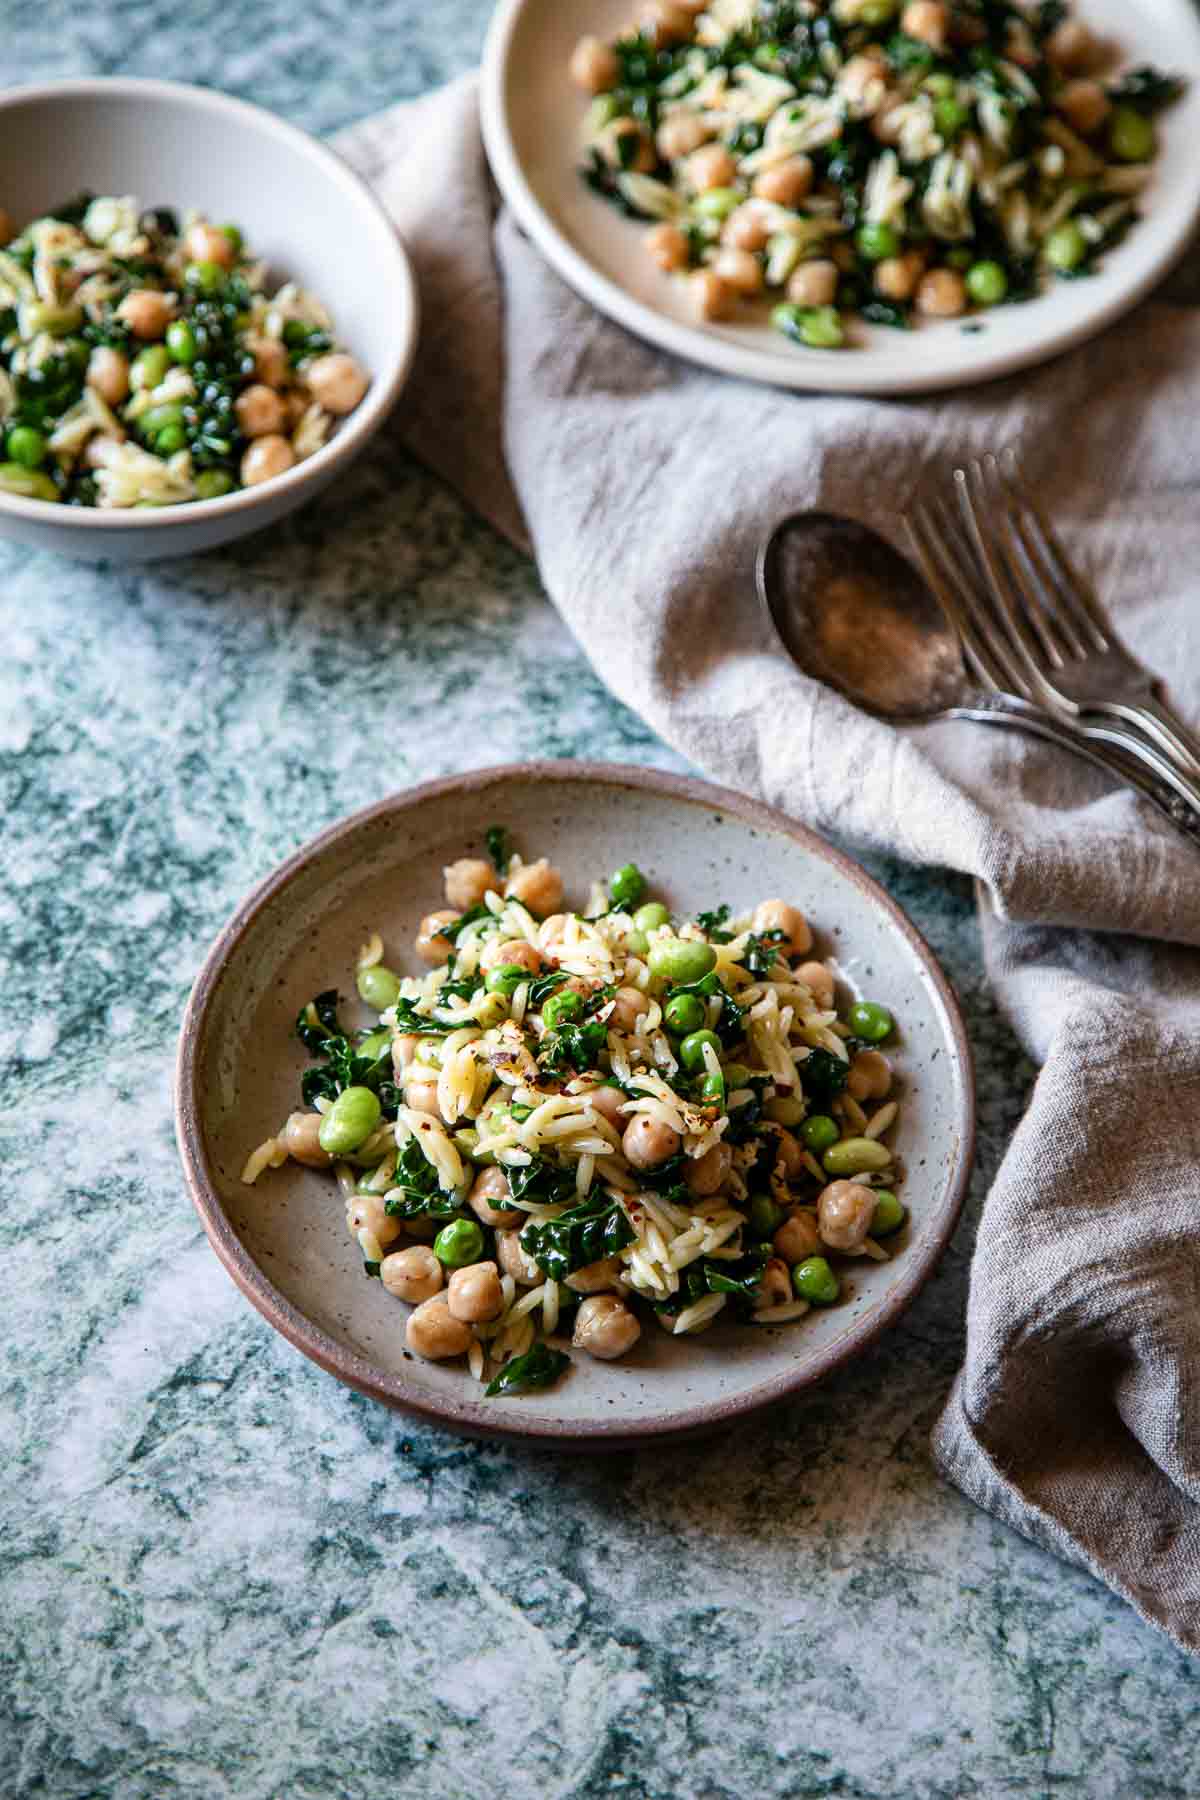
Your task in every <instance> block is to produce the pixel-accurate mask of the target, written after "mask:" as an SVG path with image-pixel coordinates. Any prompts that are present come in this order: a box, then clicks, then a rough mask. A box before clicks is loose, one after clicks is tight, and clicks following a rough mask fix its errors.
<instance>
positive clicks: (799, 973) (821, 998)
mask: <svg viewBox="0 0 1200 1800" xmlns="http://www.w3.org/2000/svg"><path fill="white" fill-rule="evenodd" d="M796 980H797V981H799V982H801V983H803V985H804V986H805V987H806V988H807V989H808V990H809V992H810V993H811V994H812V997H813V999H814V1000H815V1001H816V1003H817V1005H818V1006H819V1007H820V1009H821V1011H822V1012H828V1011H829V1010H830V1008H831V1007H832V1006H833V991H834V990H833V970H832V969H829V968H827V967H826V966H825V964H824V963H821V962H806V963H801V964H800V967H799V968H798V969H797V970H796Z"/></svg>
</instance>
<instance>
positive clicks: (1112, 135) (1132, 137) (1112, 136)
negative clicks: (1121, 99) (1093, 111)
mask: <svg viewBox="0 0 1200 1800" xmlns="http://www.w3.org/2000/svg"><path fill="white" fill-rule="evenodd" d="M1108 147H1109V149H1110V150H1111V151H1112V153H1113V155H1114V156H1115V157H1116V159H1117V161H1118V162H1127V163H1139V162H1149V161H1150V158H1151V157H1152V156H1153V155H1154V152H1155V150H1156V149H1157V141H1156V138H1155V133H1154V126H1153V125H1152V124H1151V122H1150V120H1149V119H1148V118H1147V117H1146V115H1145V114H1144V113H1140V112H1138V111H1136V110H1135V108H1134V107H1132V106H1114V108H1113V111H1112V117H1111V118H1110V119H1109V121H1108Z"/></svg>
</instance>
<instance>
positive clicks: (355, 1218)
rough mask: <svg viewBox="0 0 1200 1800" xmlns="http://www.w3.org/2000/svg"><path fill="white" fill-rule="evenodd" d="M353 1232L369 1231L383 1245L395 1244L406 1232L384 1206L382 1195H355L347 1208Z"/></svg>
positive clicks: (347, 1215)
mask: <svg viewBox="0 0 1200 1800" xmlns="http://www.w3.org/2000/svg"><path fill="white" fill-rule="evenodd" d="M346 1219H347V1222H348V1224H349V1226H350V1229H351V1231H363V1230H366V1231H369V1232H370V1233H371V1235H372V1237H374V1238H377V1239H378V1241H379V1242H380V1243H381V1244H384V1245H387V1244H394V1243H395V1241H396V1239H397V1238H398V1237H399V1236H400V1235H401V1233H402V1232H403V1230H404V1227H403V1225H402V1224H401V1222H400V1220H399V1219H396V1218H393V1216H392V1214H391V1213H390V1212H389V1211H388V1210H387V1208H386V1207H385V1205H384V1204H383V1195H382V1194H353V1195H352V1196H351V1198H350V1203H349V1205H348V1206H347V1208H346Z"/></svg>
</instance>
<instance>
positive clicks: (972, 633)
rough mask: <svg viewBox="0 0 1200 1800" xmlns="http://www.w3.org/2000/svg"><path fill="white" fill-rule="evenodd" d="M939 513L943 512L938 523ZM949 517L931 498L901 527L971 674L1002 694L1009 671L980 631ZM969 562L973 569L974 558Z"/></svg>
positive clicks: (1008, 683)
mask: <svg viewBox="0 0 1200 1800" xmlns="http://www.w3.org/2000/svg"><path fill="white" fill-rule="evenodd" d="M939 511H941V512H942V517H941V522H940V523H939V519H938V513H939ZM951 517H952V515H950V513H949V510H948V509H943V508H942V507H940V506H939V503H937V502H935V501H933V500H932V499H930V500H927V501H924V502H918V504H917V505H916V506H915V507H914V508H913V509H912V511H911V512H907V513H905V514H904V525H905V529H906V530H907V532H908V537H909V542H910V543H911V544H912V547H913V549H914V551H915V552H916V556H917V560H918V562H919V563H920V565H921V571H922V573H923V574H924V576H925V579H926V581H927V582H928V583H929V588H930V591H931V593H932V594H933V597H934V599H935V600H936V601H937V603H938V605H939V606H940V607H941V609H942V611H943V613H944V614H945V616H946V619H947V621H948V622H949V625H950V628H951V630H952V631H953V632H954V633H955V635H956V636H957V638H958V640H959V643H960V644H961V645H962V647H963V650H964V652H965V654H966V657H967V660H968V662H969V663H970V664H971V667H972V669H973V672H974V673H975V675H976V676H977V677H978V679H980V680H982V681H984V682H986V683H987V685H988V686H989V687H993V688H996V689H998V690H1000V691H1004V690H1005V688H1006V687H1011V680H1010V671H1009V669H1008V668H1007V667H1006V666H1005V659H1004V658H1003V657H1002V656H996V655H993V654H992V651H991V648H990V645H989V641H988V639H987V637H986V636H985V635H984V634H983V633H982V632H981V631H980V629H979V626H978V623H977V620H976V599H975V596H974V595H973V593H972V589H971V586H970V584H969V583H968V582H967V581H966V580H965V579H964V577H963V575H962V572H961V569H960V567H959V566H958V563H956V561H955V557H954V555H953V553H952V551H951V549H950V547H949V545H950V539H951V533H950V532H948V531H947V529H946V525H947V521H948V520H949V519H950V518H951ZM960 555H961V551H960ZM971 563H972V566H974V563H973V558H972V559H971Z"/></svg>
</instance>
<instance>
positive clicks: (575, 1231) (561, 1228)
mask: <svg viewBox="0 0 1200 1800" xmlns="http://www.w3.org/2000/svg"><path fill="white" fill-rule="evenodd" d="M636 1235H637V1234H636V1233H635V1231H634V1229H633V1226H632V1225H631V1224H630V1223H629V1216H628V1214H627V1213H626V1211H625V1208H624V1206H623V1205H622V1204H621V1202H620V1200H616V1199H609V1198H608V1197H607V1196H605V1195H603V1194H599V1195H596V1196H594V1197H592V1196H589V1198H588V1199H586V1200H584V1201H581V1202H580V1204H579V1205H578V1206H573V1207H570V1208H568V1210H567V1211H566V1212H565V1213H561V1214H560V1215H559V1217H558V1218H557V1219H546V1220H545V1221H544V1222H543V1223H542V1224H540V1225H536V1224H531V1225H526V1227H525V1228H524V1230H523V1231H522V1233H521V1248H522V1249H523V1250H524V1251H525V1252H526V1254H527V1255H529V1256H531V1257H532V1258H533V1260H534V1262H535V1263H536V1264H537V1266H538V1268H539V1269H540V1270H541V1271H542V1274H543V1275H548V1276H549V1277H550V1279H551V1281H565V1280H566V1279H567V1276H568V1275H570V1274H571V1273H572V1271H573V1270H575V1269H583V1268H586V1267H587V1266H588V1265H589V1264H590V1263H596V1262H603V1261H604V1259H605V1258H606V1257H609V1256H615V1255H616V1254H617V1252H618V1251H619V1250H624V1249H626V1248H627V1246H628V1245H630V1244H632V1243H633V1241H634V1239H635V1237H636Z"/></svg>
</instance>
